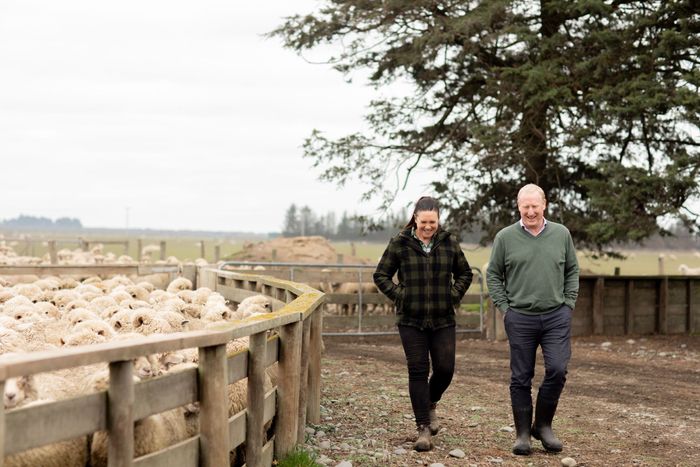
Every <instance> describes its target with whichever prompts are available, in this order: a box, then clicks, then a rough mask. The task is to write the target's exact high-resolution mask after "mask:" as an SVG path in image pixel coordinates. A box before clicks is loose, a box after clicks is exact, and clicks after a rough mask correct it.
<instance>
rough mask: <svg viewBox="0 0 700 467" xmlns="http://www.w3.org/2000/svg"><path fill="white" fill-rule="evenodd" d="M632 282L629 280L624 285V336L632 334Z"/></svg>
mask: <svg viewBox="0 0 700 467" xmlns="http://www.w3.org/2000/svg"><path fill="white" fill-rule="evenodd" d="M632 294H634V281H633V280H632V279H629V280H628V281H627V283H626V284H625V311H624V313H625V334H632V333H634V308H633V307H632Z"/></svg>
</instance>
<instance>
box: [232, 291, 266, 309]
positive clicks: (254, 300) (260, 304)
mask: <svg viewBox="0 0 700 467" xmlns="http://www.w3.org/2000/svg"><path fill="white" fill-rule="evenodd" d="M249 308H250V309H251V310H248V309H249ZM253 310H254V311H255V312H257V313H269V312H270V311H272V301H271V300H270V298H269V297H266V296H265V295H252V296H250V297H246V298H244V299H243V300H241V303H239V304H238V308H237V309H236V311H241V312H246V311H253Z"/></svg>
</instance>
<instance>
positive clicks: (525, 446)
mask: <svg viewBox="0 0 700 467" xmlns="http://www.w3.org/2000/svg"><path fill="white" fill-rule="evenodd" d="M513 421H514V422H515V436H516V438H515V444H513V454H516V455H518V456H528V455H530V453H531V452H532V448H531V447H530V425H532V406H528V407H513Z"/></svg>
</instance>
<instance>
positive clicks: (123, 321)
mask: <svg viewBox="0 0 700 467" xmlns="http://www.w3.org/2000/svg"><path fill="white" fill-rule="evenodd" d="M133 315H134V310H132V309H130V308H122V309H121V310H119V311H117V312H116V313H115V314H113V315H112V317H111V318H109V320H108V322H109V324H110V325H111V326H112V328H114V330H116V331H117V332H118V333H129V332H133V330H134V327H133V325H132V318H133Z"/></svg>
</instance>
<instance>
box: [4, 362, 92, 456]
mask: <svg viewBox="0 0 700 467" xmlns="http://www.w3.org/2000/svg"><path fill="white" fill-rule="evenodd" d="M35 379H36V378H35V377H34V376H32V375H29V376H20V377H18V378H9V379H8V380H7V381H6V382H5V394H4V405H5V409H16V408H19V407H29V406H30V405H35V404H39V403H47V402H50V401H51V399H39V389H38V386H37V384H36V381H35ZM87 454H88V452H87V437H86V436H81V437H78V438H74V439H72V440H68V441H61V442H58V443H54V444H48V445H45V446H40V447H37V448H34V449H29V450H27V451H22V452H19V453H16V454H12V455H10V456H7V457H6V458H5V461H4V464H3V465H5V466H6V467H31V466H49V467H50V466H56V467H59V466H60V467H73V466H75V467H82V466H84V465H85V464H86V463H87V458H88V455H87Z"/></svg>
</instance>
